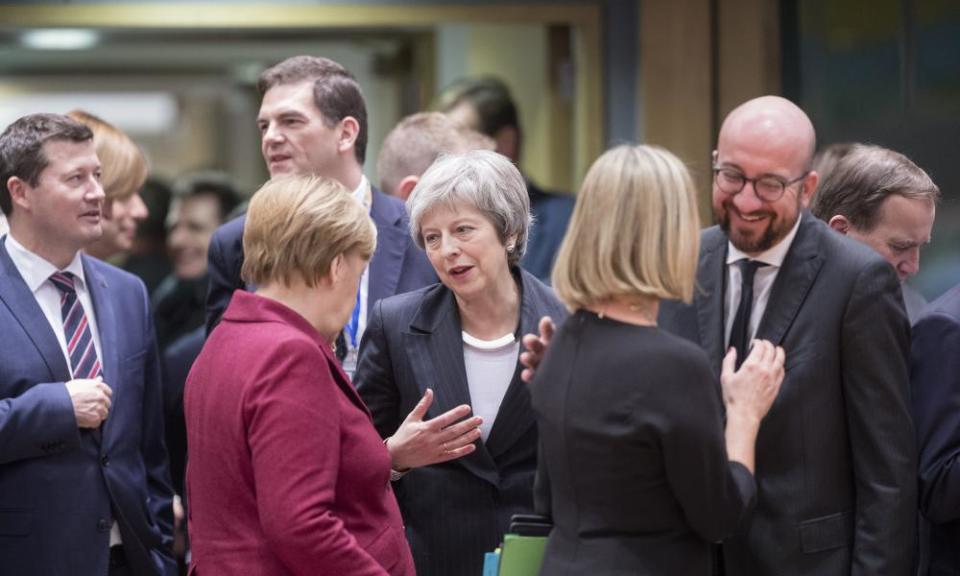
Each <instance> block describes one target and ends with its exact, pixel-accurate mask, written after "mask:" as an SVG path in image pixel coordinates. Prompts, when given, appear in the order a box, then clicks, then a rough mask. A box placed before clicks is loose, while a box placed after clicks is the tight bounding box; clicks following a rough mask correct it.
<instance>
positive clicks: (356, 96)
mask: <svg viewBox="0 0 960 576" xmlns="http://www.w3.org/2000/svg"><path fill="white" fill-rule="evenodd" d="M307 80H313V103H314V104H316V106H317V109H318V110H320V113H321V114H323V117H324V119H326V120H327V122H328V123H329V124H328V125H333V124H336V123H337V122H340V121H341V120H343V119H344V118H346V117H347V116H352V117H353V118H354V119H356V121H357V124H359V125H360V131H359V133H358V134H357V140H356V142H354V146H353V152H354V154H355V155H356V157H357V162H359V163H360V165H361V166H362V165H363V162H364V160H365V159H366V156H367V106H366V104H365V103H364V100H363V92H362V91H361V90H360V85H359V84H357V79H356V78H354V77H353V74H351V73H350V71H349V70H347V69H346V68H344V67H343V66H341V65H340V64H338V63H336V62H334V61H333V60H330V59H329V58H321V57H316V56H293V57H292V58H287V59H286V60H284V61H283V62H280V63H279V64H277V65H275V66H272V67H270V68H267V69H266V70H264V71H263V73H262V74H260V79H259V80H258V81H257V90H258V91H259V92H260V97H261V98H263V95H264V94H266V93H267V91H268V90H270V89H271V88H273V87H274V86H283V85H287V84H297V83H299V82H304V81H307Z"/></svg>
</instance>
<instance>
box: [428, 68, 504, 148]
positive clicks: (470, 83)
mask: <svg viewBox="0 0 960 576" xmlns="http://www.w3.org/2000/svg"><path fill="white" fill-rule="evenodd" d="M464 102H468V103H470V104H471V105H472V106H473V108H474V110H476V111H477V118H478V119H479V121H480V125H479V126H477V129H478V130H479V131H480V132H483V133H484V134H486V135H487V136H494V135H496V133H497V131H499V130H500V129H501V128H504V127H510V128H516V130H517V132H520V120H519V115H518V114H517V105H516V103H514V101H513V97H512V96H511V95H510V89H509V88H507V85H506V84H504V83H503V81H502V80H500V79H499V78H495V77H493V76H481V77H478V78H464V79H461V80H457V81H456V82H454V83H453V84H451V85H450V86H448V87H447V88H445V89H444V90H443V93H442V94H441V95H440V109H441V110H442V111H444V112H450V111H451V110H453V109H454V108H456V107H457V106H459V105H460V104H462V103H464Z"/></svg>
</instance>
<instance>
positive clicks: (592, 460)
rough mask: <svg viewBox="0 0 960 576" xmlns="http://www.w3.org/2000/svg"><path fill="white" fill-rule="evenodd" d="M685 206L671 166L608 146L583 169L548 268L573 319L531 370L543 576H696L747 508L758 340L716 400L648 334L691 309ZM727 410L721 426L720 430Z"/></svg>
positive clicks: (759, 404) (762, 361) (673, 342)
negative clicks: (543, 519) (661, 315)
mask: <svg viewBox="0 0 960 576" xmlns="http://www.w3.org/2000/svg"><path fill="white" fill-rule="evenodd" d="M698 243H699V221H698V218H697V206H696V195H695V191H694V188H693V185H692V183H691V179H690V176H689V174H688V173H687V170H686V168H685V167H684V166H683V164H682V163H681V162H680V161H679V160H678V159H677V158H676V157H675V156H674V155H673V154H671V153H670V152H668V151H666V150H663V149H661V148H656V147H652V146H620V147H618V148H614V149H613V150H610V151H608V152H607V153H605V154H604V155H603V156H601V157H600V158H599V159H598V160H597V161H596V162H595V163H594V165H593V166H592V167H591V168H590V171H589V173H588V174H587V177H586V179H585V181H584V184H583V188H582V189H581V191H580V194H579V195H578V196H577V203H576V207H575V208H574V212H573V217H572V220H571V221H570V227H569V229H568V230H567V235H566V237H565V238H564V240H563V243H562V245H561V248H560V252H559V254H558V257H557V263H556V266H555V268H554V271H553V286H554V288H555V290H556V292H557V295H558V296H559V297H560V299H561V300H562V301H563V302H564V303H565V304H566V305H567V307H568V308H569V309H570V310H571V311H572V315H571V316H570V317H569V318H568V319H567V320H566V321H565V322H564V323H563V324H562V325H561V326H560V328H559V330H558V331H557V333H556V335H555V336H554V337H553V339H552V342H551V343H550V347H549V349H548V350H547V352H546V355H545V356H544V358H543V361H542V363H541V364H540V366H539V367H538V369H537V373H536V377H535V379H534V382H533V388H532V394H533V406H534V411H535V412H536V415H537V423H538V425H539V428H540V443H541V452H540V457H539V466H538V474H539V479H540V481H538V484H537V491H538V492H537V498H536V502H537V504H538V507H539V508H541V509H540V510H538V511H539V512H542V513H545V514H547V515H549V516H551V517H552V519H553V524H554V527H553V530H552V532H551V534H550V538H549V540H548V543H547V549H546V554H545V558H544V563H543V567H542V569H541V574H550V575H564V574H644V575H658V574H663V575H668V574H670V575H673V574H684V575H688V576H690V575H693V576H695V575H699V574H702V575H708V574H710V573H711V543H712V542H716V541H717V540H719V539H721V538H723V537H724V536H727V535H729V534H731V533H732V532H733V531H734V528H735V527H736V525H737V521H738V520H739V519H740V518H741V516H742V515H743V514H744V513H745V512H747V511H748V510H749V508H750V507H751V505H752V503H753V500H754V496H755V492H756V486H755V483H754V479H753V469H754V444H755V442H756V436H757V431H758V429H759V424H760V421H761V419H762V418H763V416H764V415H765V414H766V412H767V410H769V408H770V405H771V403H772V402H773V399H774V398H775V397H776V394H777V392H778V390H779V386H780V381H781V380H782V378H783V361H784V354H783V350H782V349H779V348H774V347H773V346H772V345H771V344H770V343H768V342H757V343H756V345H755V346H754V349H753V351H752V353H751V354H750V356H749V357H748V358H747V360H746V362H745V363H744V364H743V366H742V367H741V369H740V370H739V371H737V372H734V370H733V367H734V362H735V356H734V354H733V353H731V354H728V356H727V357H726V359H725V361H724V370H723V375H722V377H721V381H722V398H723V403H721V389H720V387H719V386H717V383H716V381H715V379H714V377H713V375H712V373H711V369H710V365H709V363H708V360H707V357H706V355H705V353H704V352H703V351H702V350H701V349H700V348H698V347H697V346H695V345H694V344H692V343H690V342H688V341H686V340H683V339H681V338H679V337H677V336H673V335H671V334H669V333H667V332H664V331H661V330H659V329H658V328H657V322H656V319H657V313H658V309H659V303H660V300H661V299H664V298H670V299H673V298H675V299H682V300H685V301H689V300H690V299H691V298H692V296H693V290H694V279H695V273H696V265H697V250H698ZM724 406H725V407H726V425H724Z"/></svg>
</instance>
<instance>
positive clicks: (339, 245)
mask: <svg viewBox="0 0 960 576" xmlns="http://www.w3.org/2000/svg"><path fill="white" fill-rule="evenodd" d="M376 245H377V229H376V228H375V227H374V225H373V221H372V220H370V216H368V215H367V212H366V210H364V209H363V207H362V206H361V205H360V204H359V203H358V202H357V201H356V200H354V198H353V196H351V194H350V192H349V191H347V189H346V188H344V187H343V185H342V184H340V183H339V182H337V181H335V180H331V179H328V178H319V177H317V176H290V177H283V178H274V179H273V180H270V181H269V182H267V183H266V184H264V185H263V186H262V187H261V188H260V190H258V191H257V192H256V193H255V194H254V195H253V198H252V199H251V200H250V206H249V208H248V209H247V221H246V223H245V224H244V227H243V254H244V256H243V268H242V271H241V275H242V276H243V279H244V281H246V282H247V283H250V284H255V285H258V286H266V285H269V284H272V283H274V282H279V283H280V284H283V285H286V286H289V285H290V284H291V283H292V280H293V279H294V278H296V277H299V278H300V279H302V280H303V281H304V283H305V284H306V285H307V286H310V287H313V286H314V285H315V284H316V282H317V280H318V279H320V278H323V277H325V276H327V274H329V273H330V266H331V264H332V263H333V260H334V258H336V257H337V256H338V255H340V254H347V253H359V254H360V256H362V257H363V258H365V259H369V258H370V257H371V256H372V255H373V251H374V249H375V248H376Z"/></svg>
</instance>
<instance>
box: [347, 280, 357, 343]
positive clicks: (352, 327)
mask: <svg viewBox="0 0 960 576" xmlns="http://www.w3.org/2000/svg"><path fill="white" fill-rule="evenodd" d="M359 329H360V289H359V287H358V288H357V303H356V304H355V305H354V306H353V314H351V315H350V322H349V323H347V325H346V326H345V327H344V330H346V332H347V337H348V338H349V342H350V347H351V348H352V349H354V350H356V348H357V332H358V331H359Z"/></svg>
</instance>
